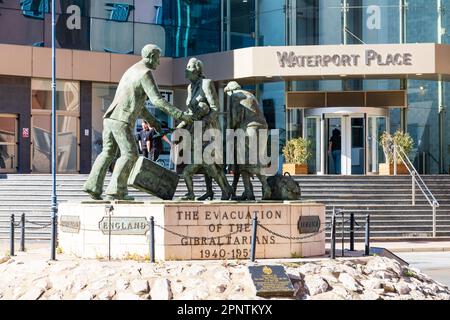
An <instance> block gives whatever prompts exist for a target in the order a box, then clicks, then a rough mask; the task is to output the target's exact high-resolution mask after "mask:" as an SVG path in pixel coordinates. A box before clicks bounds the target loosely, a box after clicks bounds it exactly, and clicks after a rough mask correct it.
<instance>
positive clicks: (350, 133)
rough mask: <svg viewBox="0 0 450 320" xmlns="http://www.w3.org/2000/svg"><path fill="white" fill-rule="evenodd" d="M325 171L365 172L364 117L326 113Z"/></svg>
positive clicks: (331, 172)
mask: <svg viewBox="0 0 450 320" xmlns="http://www.w3.org/2000/svg"><path fill="white" fill-rule="evenodd" d="M326 133H327V141H328V147H327V151H328V152H327V173H328V174H342V175H351V174H365V171H366V170H365V169H366V161H365V150H366V149H365V144H366V143H365V118H364V116H361V115H351V116H350V115H339V116H336V115H327V116H326Z"/></svg>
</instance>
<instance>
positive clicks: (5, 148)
mask: <svg viewBox="0 0 450 320" xmlns="http://www.w3.org/2000/svg"><path fill="white" fill-rule="evenodd" d="M17 144H18V140H17V115H16V114H0V173H15V172H17Z"/></svg>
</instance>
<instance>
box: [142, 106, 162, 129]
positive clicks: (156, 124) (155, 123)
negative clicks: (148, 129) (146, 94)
mask: <svg viewBox="0 0 450 320" xmlns="http://www.w3.org/2000/svg"><path fill="white" fill-rule="evenodd" d="M141 117H142V119H145V120H146V121H147V122H148V123H149V124H150V126H152V127H153V128H155V129H156V131H158V132H160V131H161V122H159V120H158V119H157V118H156V117H155V116H154V115H153V114H151V113H150V111H148V110H147V108H146V107H145V106H144V107H143V108H142V112H141Z"/></svg>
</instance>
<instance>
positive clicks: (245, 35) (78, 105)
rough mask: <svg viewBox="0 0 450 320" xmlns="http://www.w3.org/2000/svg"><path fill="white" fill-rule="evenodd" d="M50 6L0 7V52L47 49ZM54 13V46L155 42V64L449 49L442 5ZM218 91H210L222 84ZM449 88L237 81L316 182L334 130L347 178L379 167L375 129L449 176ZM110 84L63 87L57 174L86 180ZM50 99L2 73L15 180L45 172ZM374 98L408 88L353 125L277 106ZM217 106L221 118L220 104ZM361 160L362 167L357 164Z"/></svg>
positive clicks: (6, 157)
mask: <svg viewBox="0 0 450 320" xmlns="http://www.w3.org/2000/svg"><path fill="white" fill-rule="evenodd" d="M50 2H51V1H50V0H23V1H17V0H3V1H0V44H9V45H20V46H29V47H49V46H50V45H51V15H50ZM57 15H58V18H57V19H58V20H57V46H58V48H61V49H70V50H82V51H87V52H94V51H95V52H103V53H117V54H130V55H139V54H140V51H141V49H142V47H143V46H144V45H145V44H147V43H155V44H157V45H159V46H160V47H161V48H162V50H163V54H164V56H166V57H170V58H174V59H176V58H182V57H189V56H194V55H203V54H211V53H217V52H221V51H229V50H236V49H241V48H249V47H268V46H271V47H275V46H283V47H287V46H328V45H330V46H341V45H343V46H345V45H366V46H370V45H376V44H393V45H394V44H409V43H411V44H415V43H437V44H450V0H427V1H425V0H108V1H105V0H95V1H94V0H92V1H89V0H60V1H57ZM422 58H423V59H427V57H422ZM449 60H450V59H449ZM219 63H220V61H219ZM205 71H206V74H207V75H208V70H205ZM216 84H217V87H218V89H219V93H220V90H222V89H223V87H224V86H225V85H226V83H224V82H220V81H218V82H217V83H216ZM449 84H450V82H448V81H446V80H445V79H440V78H437V79H434V80H432V79H423V80H422V79H420V77H419V76H418V77H416V78H414V79H408V78H407V77H393V76H389V77H386V78H383V77H377V78H376V79H375V78H372V79H367V78H364V77H354V78H351V77H342V78H341V79H335V78H333V79H331V78H326V77H324V78H323V79H321V80H317V79H309V78H305V77H302V76H301V74H299V76H298V77H290V78H289V79H286V78H281V77H280V78H277V77H272V78H269V77H267V78H265V79H264V78H261V77H258V78H256V77H255V79H253V80H251V81H246V82H245V83H244V85H245V88H246V89H248V90H250V91H252V92H254V93H255V95H256V96H257V98H258V99H259V102H260V105H261V107H262V108H263V111H264V114H265V116H266V119H267V121H268V124H269V127H270V128H277V129H280V130H281V135H280V136H281V138H282V139H281V144H282V145H283V144H284V143H285V140H286V139H290V138H295V137H299V136H304V137H308V138H310V139H311V140H312V142H313V150H312V151H313V157H312V158H313V159H312V160H311V161H310V163H309V168H310V169H309V170H310V172H311V173H324V174H326V173H336V170H335V168H332V167H331V166H330V163H327V161H328V160H329V159H326V150H324V148H323V143H324V141H325V142H328V138H329V136H330V134H331V132H332V130H333V129H336V128H338V129H340V130H342V131H345V130H346V131H347V132H351V133H352V139H350V140H351V141H350V142H349V143H350V147H349V148H351V149H352V151H351V152H352V154H353V155H354V159H359V160H358V161H356V162H354V163H352V165H351V167H352V168H351V169H349V171H348V172H347V173H348V174H368V173H376V172H377V168H376V167H377V164H378V163H380V162H382V161H383V160H384V159H383V154H382V152H381V150H380V147H379V146H378V145H377V144H376V143H375V142H374V141H377V140H378V138H379V136H380V134H381V133H382V132H383V131H384V130H389V131H391V132H394V131H395V130H397V129H401V130H404V131H407V132H409V133H410V135H411V136H412V137H413V139H414V142H415V147H414V150H413V153H412V154H411V159H412V160H413V163H414V165H415V166H416V168H417V169H418V171H419V172H420V173H427V174H439V173H441V174H442V173H448V172H449V171H450V131H449V127H450V112H449V111H448V108H447V106H448V105H449V104H450V87H449ZM116 85H117V83H116V82H113V81H111V82H110V83H106V82H101V81H94V80H92V81H86V80H85V81H78V80H76V79H71V80H70V81H69V79H64V78H61V80H60V82H59V83H58V101H59V102H60V103H59V104H58V105H59V106H60V109H59V110H58V119H59V120H58V123H59V125H58V128H59V129H58V133H60V134H61V136H64V137H66V140H65V141H66V142H62V143H61V146H59V148H60V149H61V151H60V156H59V159H60V160H58V168H59V170H60V171H61V172H68V173H72V172H84V171H88V169H89V166H90V164H91V162H92V161H93V159H95V157H96V155H97V154H98V153H99V152H100V150H101V130H102V124H101V119H102V114H103V111H104V109H105V108H107V106H108V104H109V102H110V101H111V100H112V99H113V97H114V93H115V88H116ZM49 90H50V84H49V80H48V79H43V78H42V77H33V76H32V75H30V76H29V77H22V78H14V77H8V76H7V75H5V74H3V73H2V72H1V69H0V137H3V138H2V140H0V147H1V148H2V150H3V151H2V152H1V153H0V154H1V155H2V158H3V160H1V159H0V172H11V170H12V171H14V170H13V169H14V167H16V168H19V169H18V170H19V171H20V172H26V171H27V170H26V169H21V168H23V167H27V168H29V170H30V171H32V172H47V171H49V170H48V166H49V162H48V159H47V158H46V157H47V156H46V154H47V153H48V151H49V148H48V146H47V145H46V141H47V140H46V138H45V137H46V132H47V131H48V130H49V125H50V124H49V113H48V112H49V111H48V101H49V98H48V95H49ZM164 90H172V91H170V92H174V97H173V99H174V101H175V103H176V102H178V101H183V98H184V94H185V91H184V90H181V89H180V87H179V86H178V87H176V88H170V87H164ZM374 90H405V91H406V94H407V101H408V105H407V107H406V108H389V109H383V110H372V111H373V112H372V111H370V110H364V109H363V108H362V109H361V108H360V109H358V110H354V112H348V114H347V115H349V116H350V118H349V119H350V120H347V119H344V118H342V116H341V115H342V112H343V111H342V110H339V109H336V110H327V111H324V110H322V111H323V112H320V110H307V109H304V108H287V107H286V93H288V92H292V91H296V92H297V91H300V92H345V91H348V92H353V91H374ZM13 92H14V93H15V94H21V97H22V100H20V101H19V100H17V101H12V100H13V98H12V97H11V94H12V93H13ZM24 101H25V102H24ZM26 101H29V102H26ZM221 103H222V104H223V105H224V108H225V109H226V105H227V101H226V97H224V95H222V101H221ZM12 105H17V107H12ZM14 110H21V111H20V113H18V112H14ZM337 115H339V117H338V116H337ZM167 121H170V119H167ZM324 123H325V124H324ZM87 124H89V125H90V126H91V128H92V131H91V132H89V135H88V136H86V135H85V134H87V133H86V132H85V131H84V130H85V126H86V125H87ZM324 125H325V127H324V128H323V130H322V131H321V126H324ZM24 128H28V129H29V131H30V132H29V134H30V136H31V141H30V142H29V144H28V145H27V144H26V143H25V144H24V143H22V142H21V141H22V140H21V139H25V138H26V136H27V134H26V132H24V131H23V129H24ZM345 128H347V129H345ZM30 129H31V130H30ZM25 131H26V130H25ZM39 135H40V137H39ZM12 137H15V139H16V144H15V143H14V141H11V139H12ZM24 137H25V138H24ZM364 137H365V139H364ZM83 139H86V142H84V140H83ZM47 142H48V141H47ZM88 142H89V143H88ZM85 144H86V145H87V144H89V147H87V146H86V147H84V145H85ZM85 148H87V149H86V150H88V151H86V150H85ZM358 148H363V149H364V150H365V152H364V153H363V154H361V155H359V154H358V152H357V151H354V150H353V149H355V150H356V149H358ZM69 149H70V150H69ZM27 150H31V155H29V158H30V159H28V160H27V159H26V158H27V156H25V155H23V153H24V152H26V151H27ZM64 152H66V153H64ZM67 152H69V153H67ZM64 154H66V155H64ZM86 157H87V158H88V159H87V158H86ZM322 158H325V164H324V163H322V162H324V161H323V159H322ZM321 159H322V160H321ZM362 162H365V163H366V166H362V165H361V164H358V163H362ZM85 163H88V164H85ZM320 167H322V169H323V168H325V169H323V170H322V169H321V168H320ZM83 168H84V169H83ZM2 170H3V171H2Z"/></svg>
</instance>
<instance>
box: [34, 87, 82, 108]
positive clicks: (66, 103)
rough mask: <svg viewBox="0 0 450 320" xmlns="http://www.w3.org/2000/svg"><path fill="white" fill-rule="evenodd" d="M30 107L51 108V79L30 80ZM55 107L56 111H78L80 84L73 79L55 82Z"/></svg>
mask: <svg viewBox="0 0 450 320" xmlns="http://www.w3.org/2000/svg"><path fill="white" fill-rule="evenodd" d="M31 90H32V93H31V108H32V109H33V110H51V109H52V88H51V80H47V79H33V80H32V81H31ZM56 107H57V110H58V111H69V112H76V113H79V112H80V85H79V83H78V82H73V81H62V80H61V81H59V80H58V81H57V82H56Z"/></svg>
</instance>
